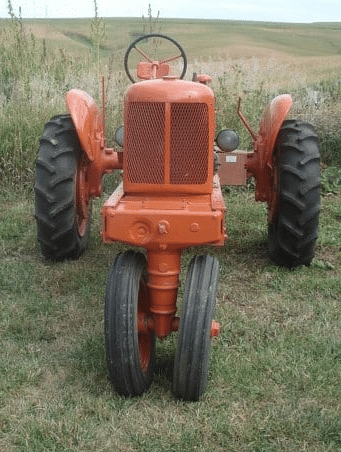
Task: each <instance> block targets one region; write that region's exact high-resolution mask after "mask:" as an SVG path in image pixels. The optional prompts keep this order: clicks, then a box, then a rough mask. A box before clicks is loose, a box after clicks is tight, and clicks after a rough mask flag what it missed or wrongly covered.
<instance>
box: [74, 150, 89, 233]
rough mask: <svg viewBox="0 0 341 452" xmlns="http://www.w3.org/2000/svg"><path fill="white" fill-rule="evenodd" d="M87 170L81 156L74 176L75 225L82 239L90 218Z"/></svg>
mask: <svg viewBox="0 0 341 452" xmlns="http://www.w3.org/2000/svg"><path fill="white" fill-rule="evenodd" d="M87 170H88V161H87V159H86V157H85V156H84V155H83V154H82V155H81V156H80V158H79V161H78V165H77V175H76V225H77V231H78V234H79V236H80V237H84V235H85V234H86V231H87V227H88V224H89V217H90V198H89V191H88V184H87V180H88V178H87Z"/></svg>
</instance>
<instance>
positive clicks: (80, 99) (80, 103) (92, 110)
mask: <svg viewBox="0 0 341 452" xmlns="http://www.w3.org/2000/svg"><path fill="white" fill-rule="evenodd" d="M66 105H67V107H68V110H69V112H70V115H71V117H72V120H73V123H74V125H75V127H76V130H77V135H78V138H79V141H80V142H81V145H82V148H83V150H84V152H85V153H86V155H87V156H88V158H89V160H90V161H92V160H94V159H95V158H96V156H97V155H98V153H99V150H100V148H103V147H104V126H103V119H102V118H101V115H100V113H99V110H98V107H97V105H96V103H95V101H94V100H93V98H92V97H91V96H90V95H89V94H87V93H85V92H84V91H81V90H80V89H72V90H71V91H69V92H68V93H67V95H66Z"/></svg>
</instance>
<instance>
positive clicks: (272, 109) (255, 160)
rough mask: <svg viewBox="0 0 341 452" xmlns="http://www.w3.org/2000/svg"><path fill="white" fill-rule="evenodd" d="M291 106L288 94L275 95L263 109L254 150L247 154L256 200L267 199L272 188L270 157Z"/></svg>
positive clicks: (248, 168)
mask: <svg viewBox="0 0 341 452" xmlns="http://www.w3.org/2000/svg"><path fill="white" fill-rule="evenodd" d="M291 106H292V97H291V96H290V94H282V95H280V96H277V97H275V99H273V100H272V101H271V102H270V103H269V105H268V106H267V108H266V109H265V111H264V113H263V116H262V119H261V123H260V128H259V132H258V135H257V137H256V139H255V144H254V148H255V151H254V152H253V153H252V154H249V158H248V162H247V164H246V167H247V170H248V172H249V173H251V174H252V175H253V176H254V177H255V179H256V193H255V196H256V200H257V201H269V193H270V191H271V190H272V183H271V174H272V157H273V152H274V147H275V143H276V138H277V135H278V133H279V131H280V128H281V126H282V124H283V122H284V120H285V118H286V117H287V115H288V113H289V110H290V108H291Z"/></svg>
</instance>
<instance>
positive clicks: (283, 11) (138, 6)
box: [0, 0, 341, 23]
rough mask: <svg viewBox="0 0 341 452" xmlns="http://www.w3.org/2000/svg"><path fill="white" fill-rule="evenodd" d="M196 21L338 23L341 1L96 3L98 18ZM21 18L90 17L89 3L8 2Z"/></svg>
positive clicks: (1, 5) (3, 5) (0, 2)
mask: <svg viewBox="0 0 341 452" xmlns="http://www.w3.org/2000/svg"><path fill="white" fill-rule="evenodd" d="M149 3H150V4H151V7H152V12H153V16H156V15H157V12H158V11H160V17H161V18H168V17H174V18H200V19H230V20H257V21H274V22H304V23H310V22H317V21H329V22H341V0H284V1H283V0H227V1H224V0H221V1H219V0H218V1H213V2H212V1H210V0H197V1H195V0H194V1H193V0H155V1H150V2H149V1H148V0H143V1H140V0H135V1H131V0H126V1H124V0H97V5H98V10H99V16H101V17H141V16H142V15H144V16H147V15H148V4H149ZM7 5H8V0H0V17H1V18H6V17H9V16H8V6H7ZM12 5H13V8H14V12H15V13H16V14H17V15H18V11H19V6H21V15H22V17H23V18H31V17H35V18H55V17H70V18H72V17H93V16H94V1H93V0H56V1H53V2H51V1H48V0H12Z"/></svg>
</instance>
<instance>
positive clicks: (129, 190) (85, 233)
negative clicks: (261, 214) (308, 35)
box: [35, 34, 319, 400]
mask: <svg viewBox="0 0 341 452" xmlns="http://www.w3.org/2000/svg"><path fill="white" fill-rule="evenodd" d="M166 47H167V49H166ZM168 47H170V48H168ZM148 48H149V49H152V51H150V50H148ZM163 48H164V50H163ZM163 51H164V52H165V54H164V55H161V53H162V52H163ZM132 65H133V66H135V65H136V66H135V70H134V72H132V70H131V66H132ZM124 66H125V70H126V72H127V75H128V77H129V79H130V80H131V81H132V82H133V83H132V85H131V86H130V87H129V88H128V89H127V91H126V93H125V98H124V126H123V127H121V128H119V129H117V132H116V135H115V137H116V141H117V143H118V144H119V145H120V146H122V147H123V149H122V150H115V149H114V148H108V147H107V146H106V137H105V125H104V123H105V121H104V111H102V112H100V111H99V109H98V107H97V105H96V103H95V102H94V100H93V99H92V98H91V97H90V96H89V95H88V94H86V93H85V92H83V91H80V90H77V89H74V90H71V91H69V92H68V94H67V97H66V103H67V107H68V111H69V114H66V115H60V116H56V117H54V118H52V119H51V120H50V121H49V122H47V123H46V125H45V131H44V134H43V136H42V138H41V144H40V148H39V154H38V159H37V163H36V185H35V193H36V221H37V235H38V241H39V242H40V246H41V250H42V253H43V256H44V257H45V258H46V259H50V260H54V261H59V260H63V259H75V258H78V257H79V256H80V254H81V253H82V252H83V251H84V249H85V248H86V246H87V243H88V239H89V233H90V222H91V202H92V199H93V198H94V197H99V196H101V195H102V177H103V175H104V174H106V173H110V172H112V171H113V170H123V171H122V183H121V184H120V185H118V187H117V188H116V190H115V191H114V192H113V194H112V195H111V196H110V198H109V199H108V200H107V201H106V202H105V203H104V205H103V207H102V210H101V214H102V220H103V225H102V232H101V235H102V239H103V241H104V242H106V243H113V242H122V243H124V244H127V245H131V246H134V247H139V248H143V249H144V250H145V252H144V253H143V252H141V251H132V250H129V251H124V252H122V253H120V254H118V255H117V256H116V258H115V259H114V261H113V264H112V266H111V269H110V271H109V275H108V280H107V286H106V295H105V344H106V354H107V362H108V367H109V373H110V378H111V380H112V382H113V385H114V388H115V389H116V391H117V392H118V393H120V394H124V395H126V396H132V395H138V394H141V393H143V392H144V391H146V390H147V389H148V388H149V386H150V384H151V381H152V377H153V370H154V365H155V340H156V337H158V338H161V339H163V338H165V337H166V336H168V335H169V334H170V333H171V332H173V331H178V343H177V349H176V353H175V360H174V374H173V392H174V394H175V395H176V396H177V397H179V398H182V399H184V400H198V399H199V397H200V396H201V395H202V394H203V392H204V390H205V387H206V384H207V377H208V363H209V355H210V345H211V339H212V337H214V336H217V335H218V334H219V324H218V323H217V322H215V321H214V320H213V315H214V309H215V299H216V294H217V289H218V279H219V262H218V260H217V258H216V257H213V256H210V255H195V256H194V257H193V258H192V260H191V262H190V264H189V268H188V271H187V276H186V280H185V287H184V293H183V300H182V305H181V313H180V316H179V317H178V316H177V315H176V313H177V295H178V288H179V273H180V259H181V253H182V250H183V249H186V248H189V247H192V246H197V245H204V244H210V245H213V246H220V247H221V246H223V245H224V242H225V239H226V224H225V210H226V208H225V204H224V199H223V196H222V192H221V187H220V179H221V180H224V183H231V184H241V183H244V182H245V181H246V179H247V177H249V176H253V177H254V179H255V186H256V189H255V197H256V200H257V201H264V202H266V203H267V205H268V239H269V240H268V241H269V254H270V256H271V258H272V259H273V260H274V261H275V262H276V263H277V264H279V265H282V266H287V267H295V266H298V265H302V264H304V265H309V263H310V262H311V260H312V258H313V256H314V252H315V242H316V237H317V228H318V215H319V144H318V139H317V136H316V134H315V131H314V129H313V127H312V126H311V125H309V124H306V123H302V122H299V121H296V120H286V117H287V114H288V112H289V109H290V107H291V105H292V99H291V96H290V95H281V96H278V97H276V98H275V99H274V100H273V101H272V102H271V103H270V105H269V106H268V107H267V108H266V110H265V112H264V114H263V118H262V120H261V125H260V130H259V132H258V134H256V133H254V132H253V131H252V129H251V128H250V126H249V124H248V122H247V120H246V119H245V118H244V116H243V115H242V113H241V111H240V108H238V114H239V116H240V118H241V119H242V121H243V122H244V124H245V126H246V127H247V128H248V129H249V131H250V133H251V134H252V137H253V142H254V150H253V152H249V153H242V152H240V151H237V150H236V148H237V146H238V141H239V140H238V135H237V134H236V132H235V131H233V130H230V129H225V130H223V131H220V133H219V134H218V135H217V136H216V130H215V97H214V93H213V91H212V90H211V88H209V87H208V82H209V80H210V77H209V76H206V75H199V76H194V79H193V80H191V81H186V80H184V79H183V77H184V75H185V72H186V68H187V59H186V55H185V52H184V50H183V49H182V47H181V46H180V45H179V44H178V43H177V42H176V41H175V40H173V39H172V38H170V37H167V36H164V35H161V34H149V35H144V36H140V37H138V38H137V39H135V41H134V42H133V43H132V44H131V45H130V46H129V48H128V50H127V52H126V55H125V59H124ZM136 67H137V70H136ZM176 74H178V75H176ZM135 78H136V79H137V80H138V81H137V80H135ZM136 81H137V83H135V82H136ZM117 149H119V148H117ZM221 156H223V157H224V158H223V159H221V160H222V162H221V163H222V164H221V166H220V165H219V159H220V157H221ZM219 166H220V169H219Z"/></svg>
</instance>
